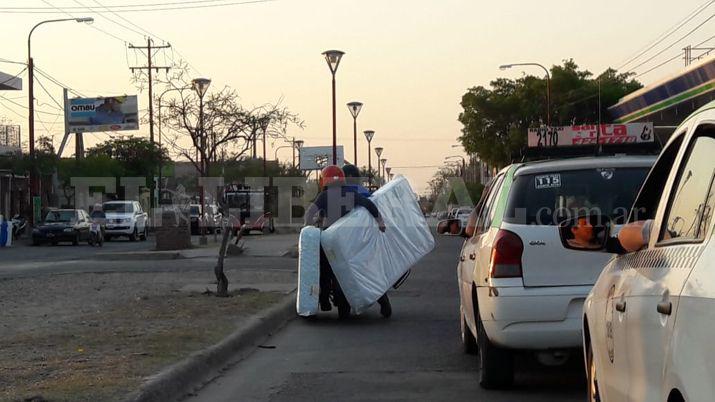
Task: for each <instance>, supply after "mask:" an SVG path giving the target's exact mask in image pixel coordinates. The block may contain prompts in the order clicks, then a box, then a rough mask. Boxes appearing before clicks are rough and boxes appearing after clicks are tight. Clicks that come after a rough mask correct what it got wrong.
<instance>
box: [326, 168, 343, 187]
mask: <svg viewBox="0 0 715 402" xmlns="http://www.w3.org/2000/svg"><path fill="white" fill-rule="evenodd" d="M320 176H321V179H320V187H327V186H331V185H333V184H344V183H345V173H344V172H343V169H340V167H338V166H336V165H328V166H326V167H324V168H323V170H322V171H321V172H320Z"/></svg>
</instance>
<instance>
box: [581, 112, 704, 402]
mask: <svg viewBox="0 0 715 402" xmlns="http://www.w3.org/2000/svg"><path fill="white" fill-rule="evenodd" d="M714 107H715V103H710V104H709V105H707V106H705V107H704V108H702V109H700V110H699V111H697V112H695V113H694V114H693V115H691V116H690V117H689V118H688V119H686V120H685V121H684V122H683V123H682V124H681V126H680V127H678V129H677V130H675V134H674V135H673V136H672V137H671V139H670V141H669V142H668V144H667V145H666V147H665V148H664V149H663V152H662V153H661V155H660V157H659V159H658V161H657V162H656V164H655V166H654V167H653V170H652V171H651V173H650V174H649V176H648V178H647V180H646V182H645V183H644V185H643V188H642V189H641V191H640V193H639V195H638V198H637V199H636V202H635V204H634V206H633V210H632V212H631V215H630V217H629V222H632V223H630V224H629V226H631V225H638V224H639V223H640V224H641V225H642V224H643V222H644V221H646V222H649V224H648V225H642V226H643V229H642V235H641V236H642V239H641V243H637V245H638V246H641V245H642V246H643V248H642V249H640V251H636V252H632V253H625V250H622V251H621V252H622V253H623V254H621V255H617V256H615V257H614V258H613V259H612V260H611V261H610V262H609V263H608V265H607V266H606V268H605V269H604V271H603V273H602V274H601V276H600V278H599V279H598V282H597V283H596V285H595V286H594V288H593V290H592V291H591V294H590V295H589V296H588V299H587V300H586V303H585V306H584V310H583V314H584V317H583V333H584V339H583V341H584V350H585V353H586V362H587V375H588V384H589V396H590V400H591V401H609V402H611V401H615V402H619V401H639V402H641V401H645V402H648V401H654V402H655V401H668V402H675V401H681V402H682V401H712V400H713V398H715V381H714V380H715V349H713V347H712V344H713V341H712V339H713V334H714V333H715V308H713V307H715V240H714V239H713V230H714V229H713V226H715V225H714V223H715V222H714V221H715V220H714V219H712V217H713V210H714V208H715V188H714V185H713V181H714V180H715V162H713V160H714V159H713V158H714V155H715V125H714V124H713V121H715V110H714V109H713V108H714ZM627 227H628V226H627ZM633 227H636V228H638V227H641V226H633ZM625 228H626V227H624V228H623V229H621V230H622V231H623V232H624V234H625ZM648 228H650V230H648ZM636 233H641V231H637V232H636ZM624 237H625V236H624ZM645 239H649V240H648V241H647V243H646V241H645ZM626 240H627V239H623V240H622V241H621V242H618V244H619V245H623V244H626V243H625V241H626ZM636 248H637V247H630V249H636ZM590 254H591V255H597V254H598V253H590ZM581 255H582V256H584V257H586V256H588V255H589V253H586V252H581ZM586 258H588V257H586Z"/></svg>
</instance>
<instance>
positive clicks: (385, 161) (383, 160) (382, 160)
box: [380, 158, 387, 166]
mask: <svg viewBox="0 0 715 402" xmlns="http://www.w3.org/2000/svg"><path fill="white" fill-rule="evenodd" d="M380 163H382V166H385V164H386V163H387V159H384V158H383V159H380Z"/></svg>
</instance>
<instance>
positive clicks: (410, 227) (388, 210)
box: [321, 176, 435, 314]
mask: <svg viewBox="0 0 715 402" xmlns="http://www.w3.org/2000/svg"><path fill="white" fill-rule="evenodd" d="M370 199H371V200H372V201H373V202H374V203H375V204H376V205H377V208H378V209H379V210H380V214H381V215H382V217H383V219H384V220H385V225H386V226H387V230H386V232H385V233H381V232H380V230H379V229H378V225H377V222H376V221H375V218H373V217H372V215H370V213H369V212H368V211H367V210H366V209H365V208H355V209H354V210H353V211H352V212H350V213H349V214H347V215H346V216H344V217H343V218H341V219H340V220H338V221H337V222H335V223H334V224H332V225H331V226H330V227H329V228H328V229H326V230H324V231H323V233H322V236H321V244H322V246H323V250H324V251H325V254H326V256H327V257H328V260H329V261H330V265H331V267H332V268H333V272H334V273H335V276H336V278H337V279H338V282H339V283H340V286H341V287H342V289H343V293H345V297H346V298H347V299H348V302H349V303H350V306H351V307H352V309H353V312H354V313H357V314H359V313H361V312H363V311H365V310H366V309H367V308H368V307H370V306H371V305H372V304H374V303H375V302H376V301H377V299H379V298H380V296H382V295H383V294H385V292H387V290H388V289H390V288H391V287H392V285H393V284H395V282H397V280H398V279H399V278H400V277H401V276H402V275H404V274H405V272H407V270H409V269H410V268H411V267H412V266H413V265H414V264H415V263H417V261H419V260H420V259H421V258H422V257H424V256H425V255H427V254H428V253H429V252H430V251H432V249H433V248H434V245H435V243H434V237H433V236H432V233H431V232H430V229H429V227H428V226H427V221H426V220H425V218H424V215H423V214H422V211H421V209H420V207H419V204H418V203H417V198H416V196H415V194H414V192H413V191H412V188H411V187H410V184H409V182H408V181H407V179H405V178H404V177H401V176H398V177H397V178H395V179H394V180H392V181H391V182H389V183H387V184H386V185H385V186H383V187H382V188H381V189H379V190H378V191H376V192H375V194H373V195H372V197H370Z"/></svg>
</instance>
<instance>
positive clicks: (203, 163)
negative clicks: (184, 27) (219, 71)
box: [191, 78, 211, 245]
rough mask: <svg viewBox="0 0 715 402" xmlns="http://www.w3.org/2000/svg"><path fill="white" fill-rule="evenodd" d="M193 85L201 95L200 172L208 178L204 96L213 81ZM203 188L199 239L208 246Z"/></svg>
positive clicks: (196, 80) (206, 80)
mask: <svg viewBox="0 0 715 402" xmlns="http://www.w3.org/2000/svg"><path fill="white" fill-rule="evenodd" d="M191 85H192V86H193V88H194V91H196V94H197V95H199V132H200V137H199V144H200V147H201V152H200V158H201V161H200V163H199V166H200V170H201V172H200V173H201V177H204V176H206V174H207V173H208V172H207V170H208V164H209V161H207V160H206V133H204V95H206V92H207V91H208V89H209V85H211V80H210V79H208V78H194V79H193V80H191ZM200 187H201V192H200V197H201V220H200V221H201V222H202V225H201V238H200V239H199V243H200V244H202V245H203V244H207V243H208V240H207V239H206V225H204V224H203V222H204V220H205V218H206V215H205V214H204V210H205V207H204V204H206V200H205V198H204V197H205V192H204V187H203V186H200Z"/></svg>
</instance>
